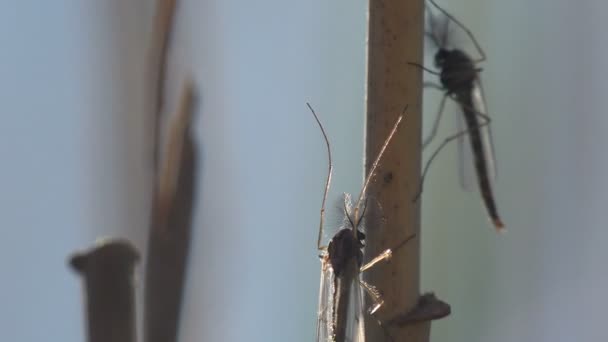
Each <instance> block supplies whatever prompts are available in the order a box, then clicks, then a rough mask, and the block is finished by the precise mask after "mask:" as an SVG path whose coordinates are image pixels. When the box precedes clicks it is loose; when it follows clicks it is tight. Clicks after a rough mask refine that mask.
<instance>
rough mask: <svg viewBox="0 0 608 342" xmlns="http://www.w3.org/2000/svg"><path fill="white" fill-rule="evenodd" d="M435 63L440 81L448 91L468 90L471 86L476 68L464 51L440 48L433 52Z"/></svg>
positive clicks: (460, 91)
mask: <svg viewBox="0 0 608 342" xmlns="http://www.w3.org/2000/svg"><path fill="white" fill-rule="evenodd" d="M435 65H436V66H437V68H439V69H440V70H441V75H440V81H441V84H442V85H443V87H444V88H445V89H446V90H447V92H448V93H451V94H454V93H456V94H458V93H462V92H470V91H471V89H472V88H473V83H474V81H475V78H476V77H477V69H476V68H475V62H474V61H473V59H471V57H469V55H467V54H466V53H465V52H464V51H462V50H459V49H452V50H448V49H444V48H441V49H439V50H438V51H437V53H436V54H435Z"/></svg>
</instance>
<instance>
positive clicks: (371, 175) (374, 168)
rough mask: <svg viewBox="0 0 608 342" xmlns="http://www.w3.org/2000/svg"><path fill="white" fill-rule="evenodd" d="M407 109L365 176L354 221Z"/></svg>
mask: <svg viewBox="0 0 608 342" xmlns="http://www.w3.org/2000/svg"><path fill="white" fill-rule="evenodd" d="M407 107H408V106H407V105H406V106H405V108H403V111H402V112H401V115H399V117H398V118H397V121H396V122H395V124H394V125H393V129H392V130H391V132H390V134H389V135H388V137H387V138H386V140H385V141H384V144H382V148H381V149H380V152H379V153H378V156H377V157H376V160H374V163H373V164H372V167H371V168H370V169H369V174H368V175H367V178H366V179H365V183H363V187H362V188H361V193H360V194H359V198H358V199H357V205H356V206H355V220H358V218H359V207H360V205H361V201H362V200H363V196H364V195H365V191H366V190H367V186H368V185H369V182H370V180H371V179H372V177H373V176H374V173H375V172H376V168H377V167H378V164H380V159H381V158H382V155H384V151H385V150H386V147H387V146H388V144H389V142H390V141H391V139H392V138H393V135H395V132H397V128H399V124H400V123H401V120H402V119H403V115H404V114H405V112H406V111H407ZM355 234H357V232H356V230H355Z"/></svg>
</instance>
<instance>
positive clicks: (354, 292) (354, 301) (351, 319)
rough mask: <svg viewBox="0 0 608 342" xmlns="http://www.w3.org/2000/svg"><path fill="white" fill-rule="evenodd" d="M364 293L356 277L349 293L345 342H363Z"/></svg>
mask: <svg viewBox="0 0 608 342" xmlns="http://www.w3.org/2000/svg"><path fill="white" fill-rule="evenodd" d="M364 303H365V302H364V292H363V288H362V287H361V285H360V284H359V281H358V277H355V278H354V281H353V282H352V287H351V291H350V310H349V312H348V317H347V320H346V331H347V333H346V342H351V341H352V342H364V341H365V325H364V313H365V312H364V310H363V305H364Z"/></svg>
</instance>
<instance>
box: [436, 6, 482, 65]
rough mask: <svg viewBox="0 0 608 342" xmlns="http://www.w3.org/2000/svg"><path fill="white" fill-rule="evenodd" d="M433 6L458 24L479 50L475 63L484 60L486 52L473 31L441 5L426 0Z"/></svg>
mask: <svg viewBox="0 0 608 342" xmlns="http://www.w3.org/2000/svg"><path fill="white" fill-rule="evenodd" d="M428 1H429V2H430V3H431V4H432V5H433V6H435V7H436V8H437V9H438V10H439V11H441V13H443V14H444V15H445V16H446V17H448V19H450V20H451V21H453V22H454V23H455V24H456V25H458V26H459V27H460V28H461V29H463V30H464V32H465V33H466V34H467V36H469V38H470V39H471V41H472V42H473V44H474V45H475V48H476V49H477V52H479V55H480V56H481V57H480V58H478V59H476V60H475V63H481V62H483V61H485V60H486V54H485V52H484V51H483V49H482V48H481V45H479V42H477V39H475V36H474V35H473V32H471V30H469V28H468V27H466V26H465V25H464V24H463V23H462V22H460V21H459V20H458V19H456V18H454V16H453V15H451V14H450V13H448V11H446V10H445V9H443V8H442V7H441V6H439V5H438V4H437V3H436V2H435V0H428Z"/></svg>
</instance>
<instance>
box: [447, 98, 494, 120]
mask: <svg viewBox="0 0 608 342" xmlns="http://www.w3.org/2000/svg"><path fill="white" fill-rule="evenodd" d="M450 98H451V99H452V100H453V101H454V102H456V103H458V104H459V105H460V106H462V107H463V108H466V109H468V110H470V111H471V112H473V113H475V115H477V116H478V117H479V118H481V119H483V121H484V122H483V123H484V124H488V125H489V124H490V123H491V122H492V118H490V116H489V115H488V114H486V113H482V112H480V111H478V110H477V109H475V108H473V107H471V106H469V105H466V104H464V103H461V102H460V101H458V99H456V98H455V97H453V95H450ZM481 127H483V126H481ZM481 127H478V128H481Z"/></svg>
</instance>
